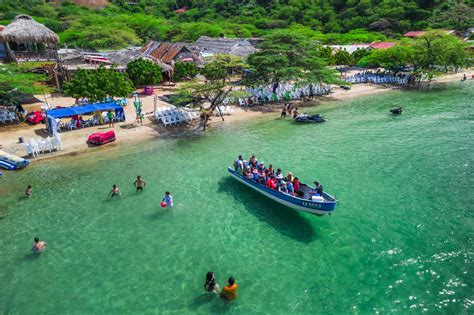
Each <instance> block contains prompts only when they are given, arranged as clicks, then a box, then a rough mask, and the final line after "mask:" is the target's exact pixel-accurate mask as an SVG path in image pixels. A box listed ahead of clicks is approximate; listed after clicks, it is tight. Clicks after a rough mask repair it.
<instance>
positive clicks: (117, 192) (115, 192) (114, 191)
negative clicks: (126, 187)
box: [108, 185, 122, 197]
mask: <svg viewBox="0 0 474 315" xmlns="http://www.w3.org/2000/svg"><path fill="white" fill-rule="evenodd" d="M121 194H122V193H121V192H120V188H118V186H117V185H113V186H112V190H111V191H110V192H109V194H108V196H111V197H115V196H120V195H121Z"/></svg>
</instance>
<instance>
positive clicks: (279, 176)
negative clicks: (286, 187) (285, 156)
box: [275, 169, 283, 180]
mask: <svg viewBox="0 0 474 315" xmlns="http://www.w3.org/2000/svg"><path fill="white" fill-rule="evenodd" d="M275 177H276V179H278V180H282V179H283V174H282V172H281V169H277V172H276V175H275Z"/></svg>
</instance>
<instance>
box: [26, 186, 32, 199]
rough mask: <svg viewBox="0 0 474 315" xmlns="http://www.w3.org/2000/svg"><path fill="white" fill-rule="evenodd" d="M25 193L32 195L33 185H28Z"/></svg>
mask: <svg viewBox="0 0 474 315" xmlns="http://www.w3.org/2000/svg"><path fill="white" fill-rule="evenodd" d="M25 194H26V195H27V196H28V197H31V195H33V187H31V185H28V187H26V190H25Z"/></svg>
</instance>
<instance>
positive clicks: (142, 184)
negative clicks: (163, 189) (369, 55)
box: [133, 176, 146, 191]
mask: <svg viewBox="0 0 474 315" xmlns="http://www.w3.org/2000/svg"><path fill="white" fill-rule="evenodd" d="M133 185H134V186H135V188H137V191H143V188H144V187H145V185H146V183H145V181H144V180H143V179H142V178H141V177H140V176H137V179H136V180H135V182H134V183H133Z"/></svg>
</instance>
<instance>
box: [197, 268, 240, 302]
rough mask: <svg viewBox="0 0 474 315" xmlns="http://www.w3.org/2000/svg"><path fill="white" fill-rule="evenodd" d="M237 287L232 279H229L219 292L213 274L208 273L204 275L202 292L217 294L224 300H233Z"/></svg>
mask: <svg viewBox="0 0 474 315" xmlns="http://www.w3.org/2000/svg"><path fill="white" fill-rule="evenodd" d="M238 287H239V286H238V285H237V283H235V279H234V277H232V276H231V277H229V279H228V280H227V285H226V286H224V288H223V289H222V290H221V289H220V287H219V285H218V284H217V280H216V277H215V276H214V272H212V271H209V272H208V273H207V274H206V282H205V283H204V290H206V292H212V293H215V294H219V295H220V296H221V298H223V299H226V300H234V299H235V298H236V297H237V288H238Z"/></svg>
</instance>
